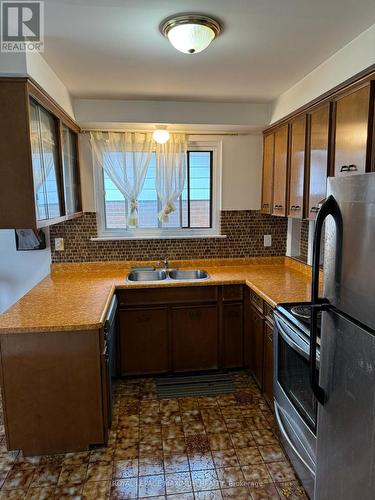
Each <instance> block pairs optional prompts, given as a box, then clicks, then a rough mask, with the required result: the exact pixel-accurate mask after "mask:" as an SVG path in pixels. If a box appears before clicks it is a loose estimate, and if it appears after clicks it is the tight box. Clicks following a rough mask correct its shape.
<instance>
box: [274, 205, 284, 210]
mask: <svg viewBox="0 0 375 500" xmlns="http://www.w3.org/2000/svg"><path fill="white" fill-rule="evenodd" d="M273 208H276V209H277V210H279V209H280V208H283V206H282V205H274V207H273Z"/></svg>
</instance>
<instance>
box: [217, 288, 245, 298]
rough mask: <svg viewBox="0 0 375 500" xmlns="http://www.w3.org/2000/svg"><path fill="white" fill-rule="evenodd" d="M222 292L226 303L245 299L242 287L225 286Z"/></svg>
mask: <svg viewBox="0 0 375 500" xmlns="http://www.w3.org/2000/svg"><path fill="white" fill-rule="evenodd" d="M221 290H222V299H223V301H224V302H231V301H240V300H242V299H243V287H242V285H223V287H222V289H221Z"/></svg>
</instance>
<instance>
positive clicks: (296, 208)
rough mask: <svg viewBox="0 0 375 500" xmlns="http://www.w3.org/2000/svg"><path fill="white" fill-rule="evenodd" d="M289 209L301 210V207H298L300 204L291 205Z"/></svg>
mask: <svg viewBox="0 0 375 500" xmlns="http://www.w3.org/2000/svg"><path fill="white" fill-rule="evenodd" d="M290 210H301V207H300V205H292V206H291V207H290Z"/></svg>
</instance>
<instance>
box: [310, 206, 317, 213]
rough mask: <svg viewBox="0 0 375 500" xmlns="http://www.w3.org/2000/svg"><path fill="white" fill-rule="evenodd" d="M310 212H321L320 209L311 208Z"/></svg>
mask: <svg viewBox="0 0 375 500" xmlns="http://www.w3.org/2000/svg"><path fill="white" fill-rule="evenodd" d="M310 212H313V213H316V212H319V207H311V208H310Z"/></svg>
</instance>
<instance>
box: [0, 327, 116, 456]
mask: <svg viewBox="0 0 375 500" xmlns="http://www.w3.org/2000/svg"><path fill="white" fill-rule="evenodd" d="M103 344H104V342H103V332H102V331H101V330H89V331H63V332H48V333H46V332H26V333H17V334H16V333H11V334H3V335H1V336H0V347H1V350H0V352H1V369H2V373H1V393H2V404H3V413H4V425H5V433H6V440H7V446H8V449H9V450H22V451H23V453H24V455H25V456H26V455H46V454H53V453H67V452H75V451H83V450H88V449H89V447H90V446H91V445H95V444H104V443H105V442H106V439H107V418H106V415H105V414H106V406H107V392H106V391H107V379H106V372H105V366H104V365H103V364H101V363H100V360H101V359H102V357H101V355H102V352H103Z"/></svg>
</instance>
